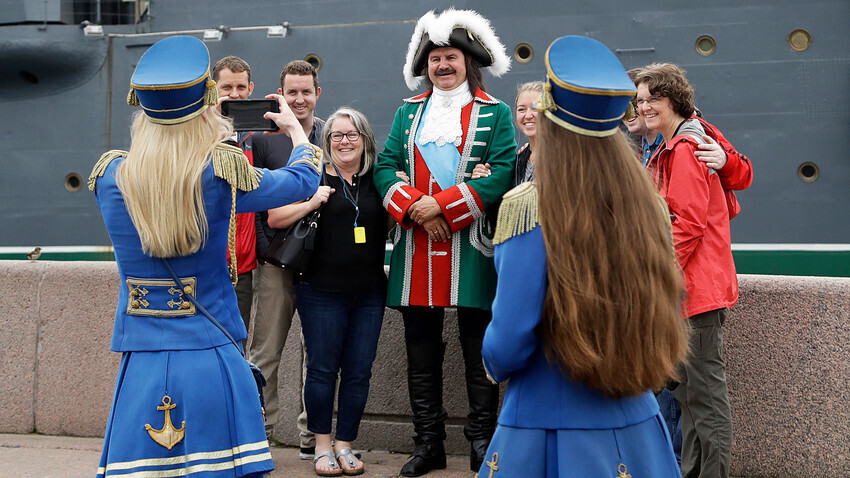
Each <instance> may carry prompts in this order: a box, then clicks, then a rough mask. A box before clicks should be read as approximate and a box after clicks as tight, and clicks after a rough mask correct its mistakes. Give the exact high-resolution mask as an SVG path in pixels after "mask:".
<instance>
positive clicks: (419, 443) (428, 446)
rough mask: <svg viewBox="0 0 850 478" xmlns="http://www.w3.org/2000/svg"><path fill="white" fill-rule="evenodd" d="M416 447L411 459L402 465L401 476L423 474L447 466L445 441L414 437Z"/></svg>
mask: <svg viewBox="0 0 850 478" xmlns="http://www.w3.org/2000/svg"><path fill="white" fill-rule="evenodd" d="M413 441H415V442H416V448H415V449H414V450H413V454H412V455H410V460H408V461H407V463H405V464H404V466H403V467H401V476H422V475H424V474H425V473H428V472H429V471H431V470H442V469H444V468H445V467H446V450H445V448H443V441H442V440H436V441H425V440H423V439H421V438H419V437H413Z"/></svg>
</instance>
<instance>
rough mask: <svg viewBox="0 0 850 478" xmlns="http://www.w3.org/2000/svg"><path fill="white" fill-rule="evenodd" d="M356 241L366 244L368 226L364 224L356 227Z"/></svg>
mask: <svg viewBox="0 0 850 478" xmlns="http://www.w3.org/2000/svg"><path fill="white" fill-rule="evenodd" d="M354 243H355V244H366V228H365V227H363V226H360V227H355V228H354Z"/></svg>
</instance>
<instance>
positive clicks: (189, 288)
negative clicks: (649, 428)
mask: <svg viewBox="0 0 850 478" xmlns="http://www.w3.org/2000/svg"><path fill="white" fill-rule="evenodd" d="M192 292H194V289H192V286H190V285H187V286H184V287H183V293H185V294H187V295H192Z"/></svg>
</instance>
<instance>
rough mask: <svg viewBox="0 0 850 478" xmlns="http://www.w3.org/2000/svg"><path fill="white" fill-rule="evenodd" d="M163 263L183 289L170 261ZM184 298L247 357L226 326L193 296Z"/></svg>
mask: <svg viewBox="0 0 850 478" xmlns="http://www.w3.org/2000/svg"><path fill="white" fill-rule="evenodd" d="M162 262H164V263H165V268H166V269H168V273H169V274H171V279H172V280H173V281H174V284H175V285H176V286H177V287H183V282H181V281H180V278H179V277H177V274H176V273H175V272H174V269H173V268H172V267H171V264H170V263H169V262H168V259H166V258H164V257H163V258H162ZM184 297H187V298H188V299H189V302H191V303H193V304H195V308H197V309H198V310H200V311H201V313H202V314H204V315H205V316H207V318H208V319H210V322H212V323H213V325H215V326H216V327H218V329H219V330H221V331H222V332H224V335H226V336H227V338H228V339H230V342H231V343H233V346H234V347H236V350H238V351H239V354H240V355H242V356H243V357H244V356H245V352H244V351H242V349H241V348H240V347H239V345H237V344H236V341H235V340H233V336H232V335H230V332H228V331H227V329H225V328H224V326H223V325H221V324H220V323H219V321H217V320H215V317H213V316H212V314H210V313H209V311H208V310H207V309H205V308H204V306H202V305H201V304H199V303H198V300H197V299H195V298H194V297H192V294H184Z"/></svg>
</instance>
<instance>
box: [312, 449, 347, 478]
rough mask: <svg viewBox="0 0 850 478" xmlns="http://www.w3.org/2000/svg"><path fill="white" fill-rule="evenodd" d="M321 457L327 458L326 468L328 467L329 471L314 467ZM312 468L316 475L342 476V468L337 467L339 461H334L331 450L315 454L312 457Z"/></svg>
mask: <svg viewBox="0 0 850 478" xmlns="http://www.w3.org/2000/svg"><path fill="white" fill-rule="evenodd" d="M322 458H327V459H328V468H330V469H331V471H319V470H318V469H316V464H317V463H318V462H319V460H321V459H322ZM313 469H314V471H315V472H316V476H342V469H341V468H340V467H339V463H337V462H336V458H335V457H334V452H333V450H328V451H326V452H323V453H318V454H316V456H315V457H314V458H313Z"/></svg>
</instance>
